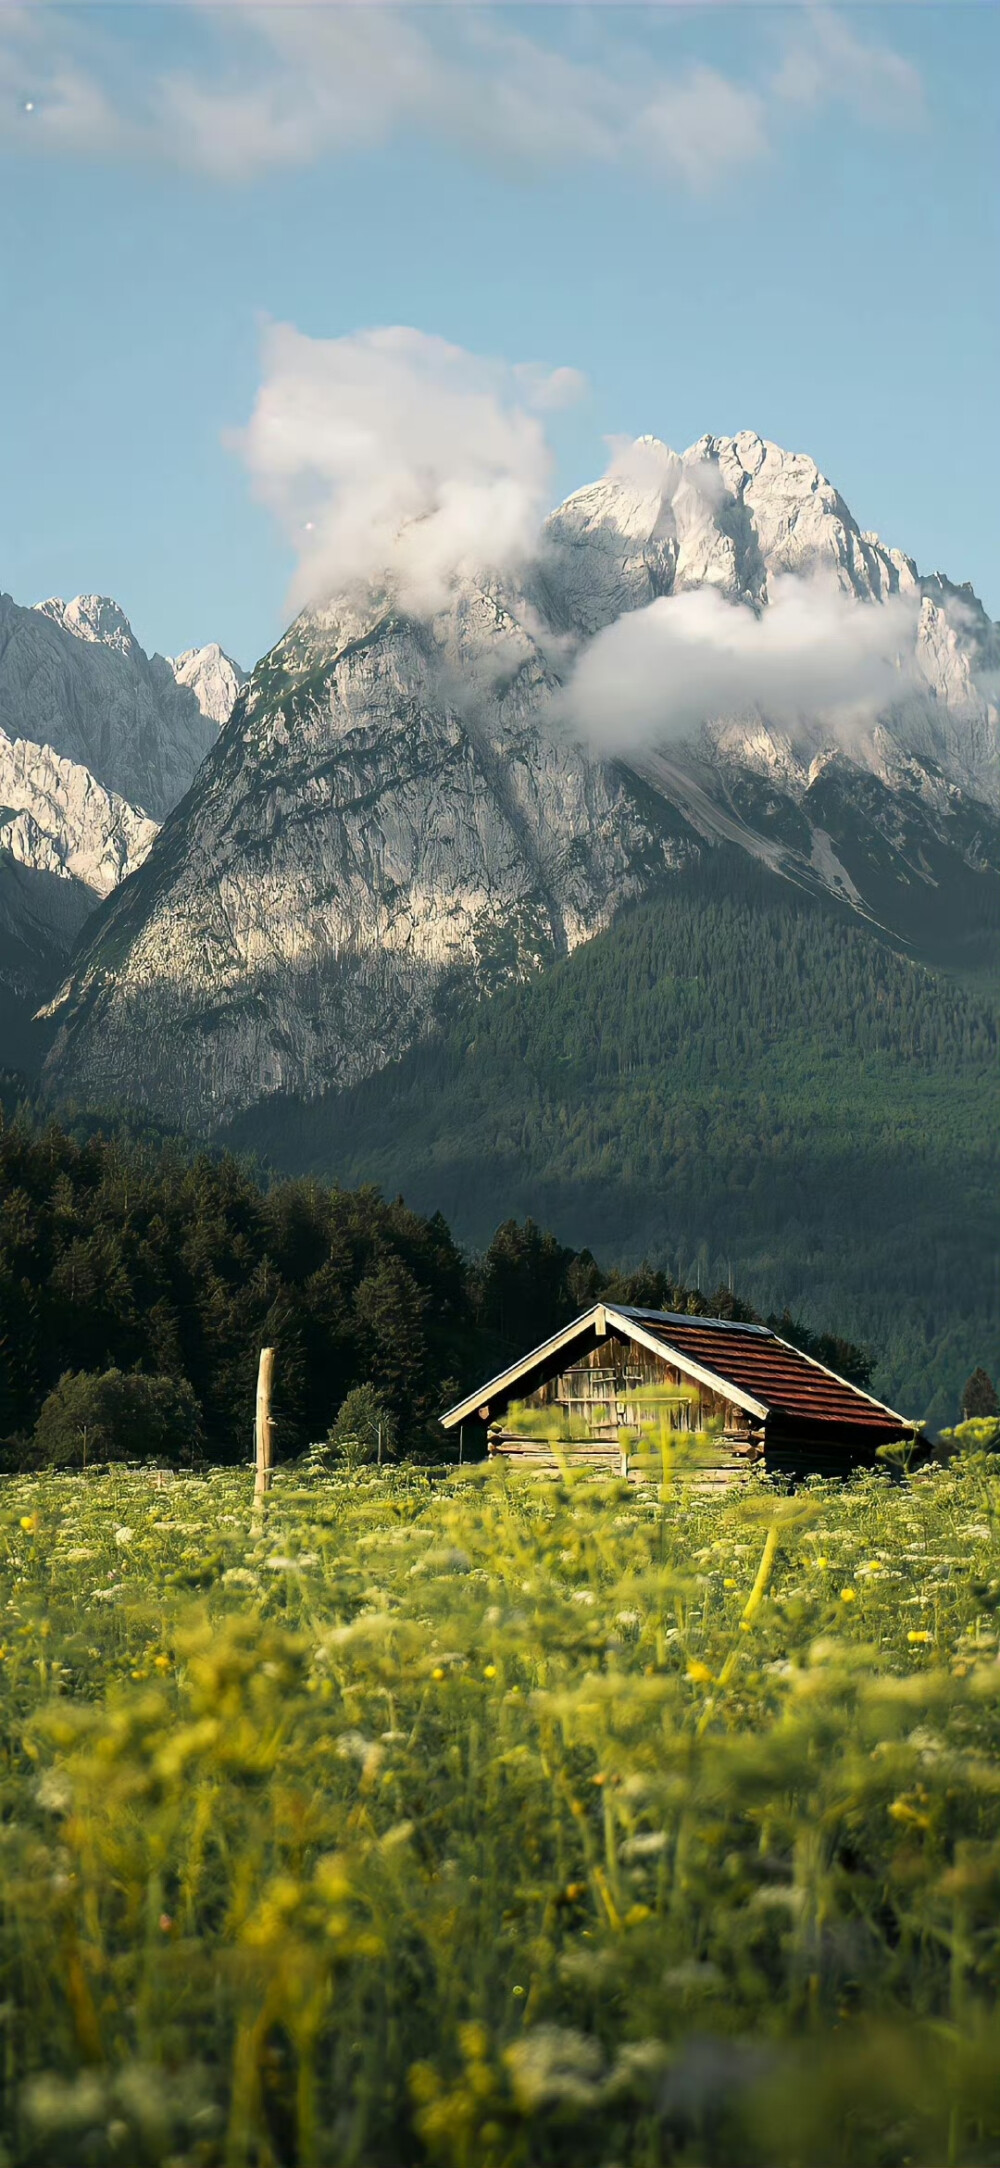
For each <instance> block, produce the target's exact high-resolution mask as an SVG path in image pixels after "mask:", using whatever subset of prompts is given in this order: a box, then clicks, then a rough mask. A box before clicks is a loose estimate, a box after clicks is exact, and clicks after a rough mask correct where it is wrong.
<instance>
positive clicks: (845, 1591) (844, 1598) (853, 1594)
mask: <svg viewBox="0 0 1000 2168" xmlns="http://www.w3.org/2000/svg"><path fill="white" fill-rule="evenodd" d="M857 1600H858V1592H857V1589H856V1588H842V1589H841V1591H840V1601H841V1603H857Z"/></svg>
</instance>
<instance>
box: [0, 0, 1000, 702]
mask: <svg viewBox="0 0 1000 2168" xmlns="http://www.w3.org/2000/svg"><path fill="white" fill-rule="evenodd" d="M998 79H1000V16H998V13H997V11H996V9H995V8H993V7H992V6H990V5H982V6H980V5H977V4H975V0H969V4H962V0H948V4H947V5H946V6H941V7H938V6H924V5H919V4H912V5H911V4H909V0H899V4H896V5H893V6H887V7H868V8H856V9H850V8H840V7H837V8H827V9H814V8H810V7H806V6H797V5H794V4H788V5H782V6H773V7H762V6H761V7H758V6H752V5H749V4H747V5H733V6H713V5H710V4H707V0H706V4H703V5H701V6H698V7H685V6H671V5H663V6H660V7H657V8H649V9H633V8H631V7H628V6H613V7H610V6H609V7H603V8H602V7H590V8H587V9H577V8H575V7H572V6H562V7H558V8H552V9H550V8H547V7H544V6H534V7H530V8H521V9H513V8H505V9H496V10H492V11H480V10H470V9H466V8H463V7H461V6H459V5H456V6H453V7H449V6H437V7H434V8H429V9H426V10H422V9H417V8H408V9H399V10H394V11H390V10H389V9H387V8H379V7H373V6H370V5H364V4H363V0H361V4H356V5H354V6H345V7H343V8H330V7H323V8H321V7H318V6H317V7H292V6H284V7H282V8H277V9H273V10H262V11H259V12H258V13H256V14H255V15H253V16H248V15H247V14H245V13H244V12H242V11H241V10H240V9H239V7H237V6H235V5H228V6H223V7H219V8H216V9H211V8H208V7H203V6H200V5H198V4H192V5H188V6H184V5H174V6H168V7H163V8H160V7H155V6H151V5H135V6H112V7H107V8H88V7H82V6H68V7H65V8H63V9H61V10H57V9H53V8H49V7H48V6H45V7H44V8H43V7H42V6H41V5H31V4H30V0H29V5H28V7H27V8H22V9H21V10H19V11H18V12H17V13H16V14H14V13H12V14H10V15H6V16H5V15H4V14H3V12H2V10H0V190H2V200H3V203H4V207H5V244H4V249H3V254H2V262H0V280H2V303H3V308H2V322H3V337H2V339H0V394H2V412H3V416H4V423H5V427H4V430H3V432H2V437H0V507H2V513H0V587H4V588H6V589H8V590H9V591H10V592H11V593H12V594H13V595H14V596H15V597H16V598H17V599H18V600H20V601H24V602H28V601H34V600H36V599H38V598H40V597H42V596H44V595H47V594H51V593H62V594H66V595H69V594H74V593H76V592H78V591H80V590H85V589H99V590H101V591H103V592H106V593H111V594H113V595H115V596H116V597H117V599H118V600H119V601H120V602H121V603H122V605H123V607H124V608H125V609H126V610H127V611H128V613H129V615H130V617H131V618H132V621H133V624H134V626H135V629H136V631H137V633H138V635H139V637H140V638H141V639H142V641H143V642H144V644H146V645H147V646H150V647H153V646H156V647H159V648H161V649H162V650H164V651H176V650H177V649H179V648H181V647H185V646H189V645H192V644H194V643H199V642H201V641H203V640H208V639H212V638H218V639H220V640H221V641H222V642H223V644H224V645H225V646H227V647H228V648H229V649H230V650H231V651H232V652H234V653H235V654H236V655H237V656H238V657H239V658H240V659H241V660H242V661H244V662H248V663H249V662H251V661H253V659H254V658H255V657H256V655H257V654H259V653H260V652H262V651H263V650H264V649H265V648H266V647H267V646H268V645H269V644H270V642H271V641H272V640H273V639H274V638H275V637H276V635H277V634H278V632H279V631H280V630H281V628H282V625H283V623H284V621H285V617H286V612H287V596H288V590H289V583H290V580H291V577H292V573H293V567H294V552H293V550H292V549H291V547H290V545H289V542H288V539H287V536H286V535H284V534H283V533H282V531H281V528H280V526H279V524H278V523H277V522H276V521H275V519H274V518H273V516H272V512H271V511H269V510H268V509H266V507H265V506H264V505H263V504H262V503H260V502H259V501H256V499H255V496H254V490H253V486H252V481H251V476H250V474H249V473H248V471H247V461H246V458H245V456H244V455H242V454H241V451H240V449H239V443H238V441H237V438H238V432H239V431H240V430H241V429H243V428H245V426H246V424H247V423H248V421H249V419H250V416H251V413H252V411H253V408H254V403H255V400H256V399H257V397H258V394H259V390H260V386H261V380H262V371H265V372H266V367H267V363H266V359H265V358H264V357H263V354H262V341H264V344H265V346H266V327H267V325H268V324H269V323H275V322H278V323H287V324H291V325H294V326H295V327H297V329H298V331H299V332H300V333H303V334H305V335H306V336H307V337H308V338H309V339H312V340H331V339H345V338H347V337H348V335H350V334H354V333H357V332H359V331H361V330H363V329H365V328H368V327H373V326H381V325H394V324H402V325H409V326H413V327H415V328H416V329H417V330H418V331H421V332H424V333H431V334H438V335H440V336H441V337H442V338H444V339H447V340H448V341H451V342H453V343H454V344H455V345H457V346H460V347H462V348H464V349H467V350H468V351H469V352H470V353H471V354H473V355H477V356H488V357H496V358H498V359H500V360H502V361H504V362H507V363H529V362H531V363H537V364H539V365H540V366H541V367H542V368H544V369H546V370H554V369H556V368H559V367H567V368H571V369H573V370H576V371H579V372H581V374H582V377H583V379H585V384H584V386H583V387H582V388H581V390H580V392H579V395H578V396H577V397H576V399H575V400H573V401H572V402H571V403H569V404H567V405H565V406H562V407H559V408H557V409H556V410H555V411H553V412H551V413H547V414H546V416H545V428H546V430H547V433H548V436H549V440H550V442H551V446H552V451H553V457H554V468H553V474H552V482H551V494H552V497H553V500H554V499H555V497H557V496H559V495H562V494H564V493H565V491H566V490H568V489H570V488H572V487H574V486H575V485H577V484H578V483H580V482H582V481H585V480H589V479H591V478H592V477H593V476H594V475H596V474H597V473H599V472H600V471H601V469H602V467H603V466H604V464H605V463H606V459H607V456H608V455H607V449H606V442H605V440H606V438H607V437H608V436H613V435H617V434H638V433H640V432H642V431H647V430H648V431H652V432H655V433H656V434H657V435H660V436H662V437H664V438H665V439H666V440H667V441H668V442H671V443H673V444H674V445H676V446H677V447H678V448H683V447H684V446H685V445H686V444H688V443H690V442H691V441H692V440H693V439H694V438H696V437H698V436H699V435H701V434H702V433H703V432H704V431H706V430H709V431H712V432H715V433H724V432H729V431H732V430H736V429H739V428H743V427H750V428H755V429H758V430H759V431H760V432H761V433H762V434H763V435H766V436H771V437H773V438H775V439H776V440H777V441H778V442H780V443H783V444H785V445H787V446H789V447H790V448H792V449H797V450H804V451H808V452H811V453H812V455H813V457H814V458H815V459H816V460H817V461H818V463H819V465H820V466H821V467H822V468H823V470H824V471H825V472H826V473H827V474H828V475H829V476H830V478H831V479H832V480H833V481H834V482H835V483H836V484H837V486H838V487H839V488H840V489H841V491H842V492H843V494H844V496H845V497H846V499H847V501H848V503H849V504H850V506H851V508H852V510H853V511H854V513H855V515H856V517H857V518H858V519H859V521H860V522H861V524H862V526H865V527H872V528H875V529H877V530H878V531H879V532H880V533H881V534H882V536H883V538H884V539H885V540H886V541H888V542H891V543H893V544H897V545H899V546H901V547H903V548H905V549H907V550H908V551H909V552H910V553H911V554H912V555H914V556H915V557H916V558H917V560H918V562H919V563H920V565H921V566H922V567H923V568H924V569H927V570H930V569H935V568H941V569H946V570H947V571H948V572H949V573H950V574H951V576H952V577H953V578H956V579H971V581H972V582H973V585H974V586H975V587H976V588H977V590H978V591H979V592H980V594H982V596H983V598H984V600H985V601H986V603H987V606H988V607H989V608H991V609H992V611H993V613H994V614H995V615H1000V546H998V540H997V532H996V518H995V504H996V497H997V473H996V464H997V456H996V441H997V431H996V427H995V420H994V416H995V407H996V384H995V376H996V355H997V352H998V339H997V330H998V324H997V313H998V312H997V298H996V296H997V231H996V207H997V205H996V190H997V181H996V148H997V146H996V124H995V117H994V110H993V107H994V101H995V86H996V82H997V80H998Z"/></svg>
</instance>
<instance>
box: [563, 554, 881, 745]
mask: <svg viewBox="0 0 1000 2168" xmlns="http://www.w3.org/2000/svg"><path fill="white" fill-rule="evenodd" d="M918 607H919V605H918V603H917V601H916V600H915V599H914V598H911V597H904V596H900V595H894V596H891V597H890V598H889V600H888V601H887V602H882V603H863V602H859V601H858V600H857V599H856V597H855V596H853V595H850V594H845V593H844V591H843V589H842V588H841V587H840V586H839V585H838V583H837V581H836V579H835V577H833V576H832V575H830V574H815V575H813V576H812V577H809V578H802V577H798V576H794V575H791V574H785V575H782V576H779V577H777V578H775V579H773V580H771V581H770V583H769V598H768V601H767V603H766V605H765V606H764V607H763V608H762V609H760V610H755V609H752V608H750V607H749V606H748V605H747V604H745V603H740V602H736V601H731V600H729V599H728V598H727V597H726V596H725V595H723V594H722V593H720V591H719V590H718V588H715V587H707V586H705V587H698V588H691V589H689V590H688V591H686V592H683V593H681V594H674V595H669V596H664V597H661V598H660V599H658V600H657V601H655V602H651V603H649V604H648V605H647V607H646V608H645V609H641V610H635V611H632V612H631V613H629V614H628V615H627V616H624V617H619V618H617V619H616V621H615V623H614V624H611V625H608V626H607V627H606V628H605V629H604V630H603V631H601V632H599V633H598V634H597V635H596V637H595V638H594V639H593V640H591V641H590V643H589V645H588V646H587V647H585V648H584V649H583V650H582V651H581V653H580V655H579V656H578V658H577V661H576V664H575V667H574V669H573V672H572V674H571V677H570V679H569V682H568V684H567V686H566V688H565V690H564V692H563V694H562V696H561V698H560V700H559V703H558V705H559V712H560V715H561V717H562V719H563V721H564V723H566V724H568V725H569V726H570V727H571V728H572V729H574V730H575V731H577V732H578V733H579V734H580V735H581V736H582V737H583V738H584V739H585V740H586V741H587V743H588V744H589V745H591V747H592V748H593V749H594V750H596V751H600V752H602V753H605V754H612V755H613V754H621V753H628V752H637V751H639V750H640V749H641V748H643V747H646V746H652V745H662V744H663V743H665V742H669V741H671V740H675V741H676V740H679V739H683V738H687V737H690V736H691V735H692V734H693V733H695V732H696V731H697V730H698V729H699V728H700V727H701V725H702V724H704V723H706V722H712V721H716V720H720V719H723V718H726V717H734V716H747V715H753V714H760V715H762V716H765V717H766V718H767V719H768V721H769V722H771V723H773V724H776V725H777V726H778V727H779V728H780V729H784V730H787V731H788V732H789V733H790V734H793V735H794V734H795V733H796V732H797V731H798V730H800V729H802V728H803V727H809V726H815V725H817V724H818V725H820V726H821V727H822V728H824V729H825V730H828V731H829V732H831V733H832V734H833V735H834V736H837V737H840V738H844V739H849V738H850V737H851V736H852V735H853V734H854V733H856V732H857V731H859V730H861V729H863V728H864V727H866V726H870V725H871V724H872V723H873V722H874V720H875V718H876V717H877V716H878V715H879V714H880V713H884V712H885V711H886V710H887V709H888V708H890V707H892V706H893V705H894V704H895V703H896V702H897V701H899V700H901V699H903V698H904V697H905V695H906V694H907V692H909V691H910V690H911V689H912V686H913V682H914V672H913V643H914V636H915V633H916V625H917V614H918Z"/></svg>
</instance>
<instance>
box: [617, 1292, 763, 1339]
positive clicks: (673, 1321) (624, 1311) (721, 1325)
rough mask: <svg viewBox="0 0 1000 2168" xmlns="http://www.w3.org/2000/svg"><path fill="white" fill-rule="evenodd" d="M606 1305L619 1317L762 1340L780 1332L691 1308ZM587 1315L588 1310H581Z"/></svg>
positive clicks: (743, 1319)
mask: <svg viewBox="0 0 1000 2168" xmlns="http://www.w3.org/2000/svg"><path fill="white" fill-rule="evenodd" d="M604 1307H605V1309H607V1310H614V1311H615V1312H616V1313H617V1315H618V1316H619V1317H647V1318H650V1317H654V1318H658V1319H660V1320H661V1321H662V1323H663V1324H665V1325H707V1326H709V1327H710V1328H711V1330H712V1331H713V1332H752V1333H754V1334H755V1335H756V1336H757V1338H758V1339H761V1340H776V1339H777V1338H778V1334H777V1333H776V1332H775V1331H774V1330H773V1328H772V1327H771V1326H770V1325H754V1324H751V1322H750V1320H749V1319H748V1318H740V1317H698V1316H696V1315H695V1314H694V1313H693V1312H692V1311H691V1310H639V1309H636V1308H635V1307H634V1306H633V1305H632V1304H631V1303H625V1302H608V1301H607V1299H606V1298H605V1303H604ZM581 1315H582V1316H586V1315H587V1313H586V1311H583V1312H581Z"/></svg>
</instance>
